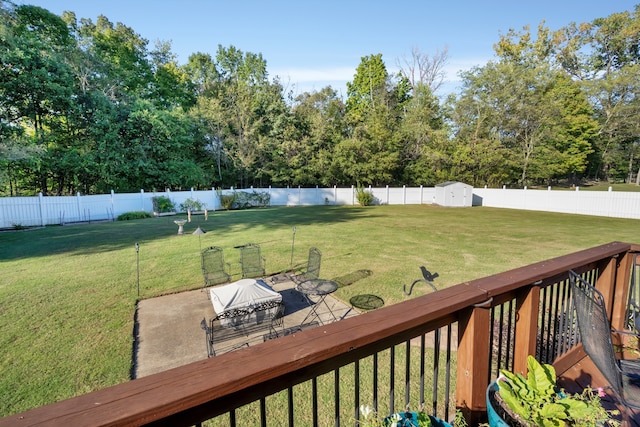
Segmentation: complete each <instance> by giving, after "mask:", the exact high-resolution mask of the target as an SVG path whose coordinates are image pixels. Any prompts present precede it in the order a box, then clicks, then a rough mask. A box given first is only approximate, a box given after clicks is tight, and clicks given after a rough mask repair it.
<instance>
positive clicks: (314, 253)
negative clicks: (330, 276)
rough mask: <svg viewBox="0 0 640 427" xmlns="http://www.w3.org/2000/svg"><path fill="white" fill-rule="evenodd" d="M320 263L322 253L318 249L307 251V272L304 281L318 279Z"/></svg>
mask: <svg viewBox="0 0 640 427" xmlns="http://www.w3.org/2000/svg"><path fill="white" fill-rule="evenodd" d="M321 262H322V253H321V252H320V250H319V249H318V248H310V249H309V260H308V262H307V271H306V272H305V273H304V276H305V279H306V280H312V279H318V278H319V277H320V263H321Z"/></svg>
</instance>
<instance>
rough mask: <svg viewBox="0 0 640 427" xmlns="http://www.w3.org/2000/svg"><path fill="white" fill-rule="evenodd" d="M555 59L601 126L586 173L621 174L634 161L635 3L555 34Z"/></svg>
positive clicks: (639, 108) (639, 26)
mask: <svg viewBox="0 0 640 427" xmlns="http://www.w3.org/2000/svg"><path fill="white" fill-rule="evenodd" d="M554 41H555V44H556V48H557V51H558V54H557V61H558V63H559V64H561V65H562V67H563V69H564V70H566V71H567V72H568V73H569V74H571V75H572V76H574V77H575V78H576V79H578V80H579V81H580V82H581V83H582V88H583V90H584V92H585V93H586V94H587V96H588V99H589V101H590V103H591V104H592V105H593V107H594V108H595V114H596V117H597V118H598V122H599V125H600V130H599V133H598V136H597V138H596V139H595V141H594V142H595V147H594V148H595V156H593V157H592V159H591V160H592V164H591V165H590V175H591V176H593V177H595V178H599V177H603V178H605V179H607V180H609V179H623V178H625V177H627V176H630V175H631V173H630V171H632V170H634V163H635V164H636V165H639V166H637V167H638V168H640V162H638V151H637V150H638V144H639V143H638V134H639V133H640V125H639V124H638V120H637V117H638V115H639V114H640V102H639V98H638V95H639V94H638V90H639V89H638V84H637V82H638V74H639V70H640V69H639V68H638V67H639V66H640V64H639V59H640V51H639V50H638V45H639V44H640V5H636V7H635V9H634V11H633V12H621V13H614V14H612V15H610V16H608V17H605V18H598V19H595V20H594V21H593V22H591V23H585V24H581V25H579V26H577V25H575V24H570V25H568V26H567V27H565V28H562V29H561V30H559V31H558V32H557V33H556V34H555V35H554Z"/></svg>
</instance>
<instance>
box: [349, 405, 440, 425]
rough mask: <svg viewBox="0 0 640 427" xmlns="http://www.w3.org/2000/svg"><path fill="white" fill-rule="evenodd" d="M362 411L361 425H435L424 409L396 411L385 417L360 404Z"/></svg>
mask: <svg viewBox="0 0 640 427" xmlns="http://www.w3.org/2000/svg"><path fill="white" fill-rule="evenodd" d="M360 413H361V414H362V418H361V419H360V421H359V426H360V427H383V426H390V427H402V426H408V427H412V426H417V427H430V426H432V425H433V424H432V423H431V418H430V417H429V416H428V415H427V414H426V413H424V412H423V411H419V412H411V411H406V412H396V413H395V414H391V415H388V416H384V417H383V416H380V415H379V414H378V413H377V412H376V411H374V410H373V409H371V408H370V407H368V406H364V405H362V406H360Z"/></svg>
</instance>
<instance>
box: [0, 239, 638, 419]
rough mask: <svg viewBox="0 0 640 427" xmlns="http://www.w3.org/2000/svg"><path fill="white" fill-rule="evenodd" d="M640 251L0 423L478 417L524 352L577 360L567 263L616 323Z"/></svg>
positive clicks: (532, 275)
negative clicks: (373, 410) (373, 414)
mask: <svg viewBox="0 0 640 427" xmlns="http://www.w3.org/2000/svg"><path fill="white" fill-rule="evenodd" d="M638 251H640V246H637V245H633V244H629V243H620V242H614V243H609V244H605V245H602V246H598V247H595V248H591V249H587V250H583V251H580V252H576V253H573V254H569V255H566V256H561V257H558V258H554V259H551V260H548V261H543V262H539V263H535V264H532V265H529V266H525V267H522V268H518V269H515V270H510V271H506V272H503V273H499V274H496V275H493V276H489V277H485V278H481V279H477V280H473V281H470V282H466V283H461V284H459V285H457V286H453V287H450V288H447V289H443V290H441V291H438V292H435V293H431V294H428V295H425V296H421V297H418V298H415V299H412V300H409V301H406V302H402V303H399V304H395V305H392V306H388V307H384V308H381V309H378V310H375V311H372V312H368V313H365V314H362V315H360V316H355V317H353V318H348V319H345V320H342V321H340V322H336V323H333V324H330V325H326V326H320V327H317V328H314V329H309V330H305V331H303V332H300V333H297V334H294V335H289V336H285V337H282V338H280V339H277V340H272V341H267V342H265V343H263V344H260V345H257V346H254V347H251V348H246V349H242V350H238V351H235V352H232V353H227V354H223V355H221V356H217V357H214V358H210V359H206V360H202V361H200V362H196V363H192V364H189V365H186V366H182V367H179V368H175V369H171V370H168V371H165V372H161V373H158V374H155V375H151V376H148V377H143V378H140V379H136V380H133V381H130V382H127V383H124V384H120V385H117V386H113V387H109V388H106V389H103V390H99V391H96V392H93V393H89V394H86V395H82V396H78V397H75V398H72V399H68V400H65V401H61V402H58V403H54V404H51V405H47V406H44V407H40V408H35V409H33V410H30V411H27V412H24V413H21V414H16V415H12V416H10V417H6V418H3V419H0V426H31V425H59V426H65V427H67V426H117V425H147V424H148V425H171V426H177V425H185V426H186V425H196V424H199V423H201V422H203V421H205V420H209V419H212V418H214V420H212V421H211V422H210V423H211V425H235V424H236V423H237V424H238V425H249V424H250V425H265V426H266V425H274V426H275V425H278V426H280V425H290V426H293V425H301V426H302V425H304V426H306V425H330V424H333V425H337V426H339V425H357V421H356V419H357V418H358V416H359V415H358V408H359V406H360V405H362V404H365V405H372V406H376V407H378V408H379V410H380V411H381V412H383V411H390V410H399V409H403V408H404V407H405V405H406V404H407V403H411V404H412V405H413V406H412V407H413V408H416V407H417V405H418V404H419V403H421V402H422V403H424V404H425V406H426V407H427V408H429V410H431V408H432V407H433V411H434V413H435V415H438V416H440V417H441V418H445V419H451V417H452V413H453V412H454V410H455V408H458V409H459V410H461V411H462V413H463V414H464V415H465V417H466V418H467V420H468V421H470V422H471V424H470V425H476V423H477V422H478V421H479V420H483V418H484V417H485V410H486V408H485V389H486V386H487V384H488V383H489V380H490V378H492V377H493V376H494V375H495V372H496V370H497V369H499V368H500V367H509V368H510V369H514V370H516V371H520V372H523V371H524V369H525V367H526V357H527V356H528V355H529V354H534V355H536V356H537V357H540V358H542V359H543V360H544V361H548V362H553V363H554V365H555V366H556V369H557V370H558V372H562V371H563V369H567V368H568V367H570V366H571V365H572V364H575V363H577V362H578V361H579V360H581V359H582V358H584V353H583V351H582V349H581V346H580V345H579V344H578V343H577V342H576V341H575V340H574V339H573V338H572V337H573V335H572V334H573V332H572V327H573V326H572V325H573V322H572V321H571V319H570V318H569V319H568V318H567V316H570V314H571V311H570V310H571V309H570V307H568V306H567V305H566V304H567V301H569V300H570V298H569V295H568V293H567V291H566V286H565V285H564V284H565V283H566V279H567V274H568V271H569V270H570V269H572V270H575V271H577V272H579V273H585V274H592V275H593V277H594V280H595V278H597V287H598V288H599V289H600V290H601V291H602V292H603V293H604V295H605V297H606V298H607V301H608V304H609V305H608V308H609V310H610V313H612V325H613V326H614V327H620V326H623V324H624V323H625V315H626V306H627V302H628V289H629V275H630V270H631V263H632V255H633V254H634V253H636V252H638ZM452 325H453V326H452ZM550 329H551V330H552V332H553V333H550ZM452 331H453V335H456V334H455V332H456V331H457V343H451V342H450V340H451V337H452ZM443 333H444V334H443ZM443 336H446V337H447V338H446V339H445V340H443V341H442V342H441V341H440V339H441V338H442V337H443ZM556 337H561V338H562V337H564V338H562V339H563V343H562V345H560V344H559V343H558V342H557V339H556ZM558 339H559V338H558ZM444 341H447V343H446V344H445V343H444ZM425 343H426V344H425ZM455 344H457V351H456V348H455ZM440 349H442V350H443V351H442V352H440ZM425 355H427V356H426V357H425ZM449 369H450V370H449ZM427 372H428V373H427ZM418 389H419V397H418ZM427 389H429V390H427ZM398 391H399V392H398ZM454 395H455V398H454ZM448 399H451V401H452V402H455V408H454V405H453V404H452V405H451V406H449V405H448V404H447V402H448ZM419 401H421V402H419ZM300 402H304V404H301V403H300ZM247 404H249V405H250V406H249V410H248V411H244V412H242V407H243V406H244V405H247ZM438 411H440V412H439V413H438ZM246 413H248V414H249V415H248V416H252V417H254V418H252V421H251V422H249V423H248V422H247V421H242V417H244V416H247V415H246ZM385 413H386V412H385ZM223 414H224V415H223ZM226 414H228V415H226ZM219 416H222V419H221V420H218V421H216V419H215V417H219ZM321 417H325V418H324V421H323V419H322V418H321ZM274 418H277V419H274ZM216 423H217V424H216Z"/></svg>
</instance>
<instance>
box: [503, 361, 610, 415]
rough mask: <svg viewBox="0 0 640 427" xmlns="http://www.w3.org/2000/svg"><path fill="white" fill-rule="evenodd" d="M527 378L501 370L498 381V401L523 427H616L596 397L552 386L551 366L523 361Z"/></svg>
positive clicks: (596, 395) (554, 376) (587, 391)
mask: <svg viewBox="0 0 640 427" xmlns="http://www.w3.org/2000/svg"><path fill="white" fill-rule="evenodd" d="M527 369H528V372H527V376H526V377H525V376H524V375H522V374H514V373H512V372H509V371H507V370H501V371H500V372H501V374H502V377H501V378H499V379H498V381H497V384H498V392H499V394H500V398H501V399H502V400H503V401H504V403H505V404H507V405H508V407H509V408H510V409H511V410H512V411H513V412H514V413H515V414H517V415H518V416H519V417H520V418H521V420H522V422H523V425H525V426H564V425H573V426H596V425H601V426H605V425H609V426H618V425H619V423H618V421H616V420H613V419H612V418H611V416H612V415H614V414H616V413H617V411H607V410H606V409H605V408H604V407H603V406H602V403H601V402H600V396H599V395H598V394H597V393H594V392H593V390H591V389H589V388H587V389H585V390H584V391H583V392H582V393H579V394H573V395H569V394H567V393H565V392H564V391H563V390H560V389H558V388H557V386H556V372H555V369H554V368H553V366H551V365H547V364H540V363H539V362H538V361H537V360H536V359H535V358H534V357H533V356H529V357H528V358H527Z"/></svg>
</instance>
